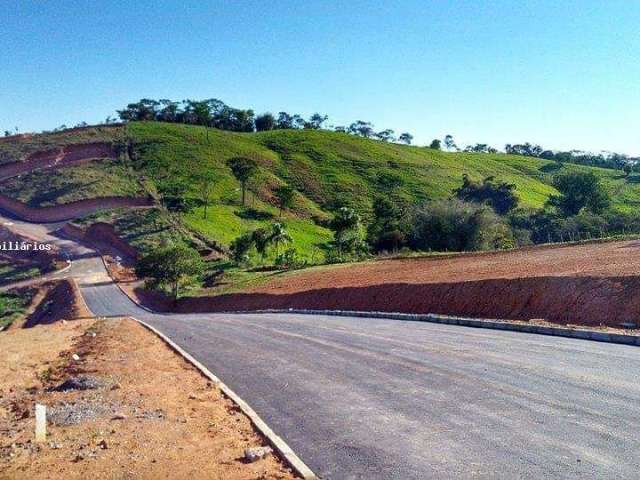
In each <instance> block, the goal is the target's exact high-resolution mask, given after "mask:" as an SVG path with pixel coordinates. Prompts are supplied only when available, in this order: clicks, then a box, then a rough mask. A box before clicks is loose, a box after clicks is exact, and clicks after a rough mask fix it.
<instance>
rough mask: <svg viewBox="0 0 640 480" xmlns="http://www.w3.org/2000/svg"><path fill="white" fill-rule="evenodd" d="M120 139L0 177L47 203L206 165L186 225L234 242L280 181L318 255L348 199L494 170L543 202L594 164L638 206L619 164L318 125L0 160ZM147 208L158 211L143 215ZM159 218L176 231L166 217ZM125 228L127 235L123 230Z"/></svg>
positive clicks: (190, 129)
mask: <svg viewBox="0 0 640 480" xmlns="http://www.w3.org/2000/svg"><path fill="white" fill-rule="evenodd" d="M101 141H104V142H113V144H114V145H115V146H116V147H119V148H120V149H121V150H122V149H126V146H127V145H128V146H129V148H128V150H129V154H130V155H129V156H130V158H129V159H125V158H123V157H122V156H120V158H119V159H118V160H105V161H102V162H92V163H90V164H86V165H75V166H72V167H68V168H66V169H65V170H64V173H63V171H59V172H56V173H51V172H47V171H34V172H32V173H27V174H23V175H21V176H19V177H14V178H11V179H7V180H4V181H3V182H2V183H0V193H3V194H5V195H7V196H9V197H12V198H15V199H18V200H20V201H22V202H25V203H27V204H28V205H29V206H31V207H43V206H50V205H57V204H63V203H67V202H69V201H76V200H83V199H87V198H96V197H105V196H121V195H142V194H147V193H151V194H152V195H155V193H156V192H155V191H154V190H155V187H154V185H155V184H156V183H157V181H158V180H160V179H163V178H182V179H184V180H186V181H187V182H188V184H189V185H191V186H192V192H191V195H192V196H193V197H194V199H197V197H198V193H197V186H196V185H197V183H198V181H199V178H201V176H202V174H203V172H213V173H214V174H215V177H216V181H215V187H214V190H213V201H212V205H211V206H210V207H209V209H208V216H207V218H204V212H203V207H201V206H197V207H196V208H195V209H193V210H192V211H191V212H190V213H187V214H183V215H181V217H182V222H183V224H184V226H185V227H186V228H187V229H190V230H193V231H197V232H199V233H201V234H202V235H203V236H205V237H207V238H208V239H211V240H213V241H215V242H218V243H220V244H222V245H223V246H228V245H229V243H230V242H231V240H233V239H234V238H235V237H236V236H238V235H239V234H241V233H242V232H244V231H247V230H252V229H255V228H257V227H258V226H261V225H268V224H270V223H272V222H273V221H274V219H275V218H277V216H278V209H277V208H276V207H275V206H274V200H273V197H272V191H273V189H274V188H275V187H276V186H277V185H279V184H282V183H288V184H290V185H292V186H293V187H295V188H296V189H297V190H298V192H299V194H298V195H297V198H296V200H295V206H294V207H293V208H292V210H291V211H290V212H285V214H284V218H283V221H284V222H285V223H286V224H287V227H288V229H289V231H290V233H291V236H292V237H293V240H294V245H295V246H296V248H298V249H299V250H300V251H301V252H302V253H303V254H304V255H305V256H307V257H308V258H310V259H313V260H314V261H318V260H320V259H321V257H322V256H323V253H322V248H323V246H324V244H326V242H327V241H328V240H330V238H331V232H330V231H329V230H327V229H326V228H324V227H323V226H322V225H323V224H324V222H326V220H327V219H328V218H330V216H331V212H332V211H333V210H334V209H335V208H336V207H338V206H340V205H342V204H348V205H350V206H353V207H354V208H356V209H357V210H358V211H359V212H360V213H361V214H362V215H363V216H364V217H365V218H367V216H368V215H369V214H370V209H371V201H372V199H373V198H374V196H375V195H379V194H380V193H384V192H385V191H389V190H390V189H392V188H393V189H394V192H395V193H396V194H398V195H400V196H401V197H403V198H405V199H406V200H407V201H409V202H411V203H418V202H421V201H424V200H430V199H438V198H444V197H448V196H450V195H451V191H452V190H453V189H454V188H456V187H458V186H459V185H460V184H461V178H462V175H463V174H467V175H469V176H470V177H471V178H472V179H476V180H480V179H482V178H484V177H487V176H494V177H496V178H497V179H498V180H502V181H506V182H510V183H513V184H515V185H516V187H517V194H518V196H519V198H520V205H521V206H522V207H530V208H540V207H542V206H543V204H544V203H545V201H546V200H547V198H548V197H549V195H551V194H553V193H554V188H553V187H552V186H551V185H550V183H551V180H552V177H553V175H556V174H558V173H560V172H564V171H593V172H595V173H596V174H597V175H598V176H599V177H600V178H601V179H602V181H603V183H604V185H605V186H606V187H607V189H608V190H609V191H610V192H611V194H612V198H613V208H614V209H616V210H618V211H631V210H633V209H635V208H636V207H637V206H638V205H639V204H640V186H639V185H638V180H639V179H638V177H636V176H632V177H630V178H624V176H623V175H622V172H619V171H616V170H608V169H599V168H591V167H583V166H577V165H571V164H563V165H562V166H561V167H559V168H558V165H557V164H555V163H554V162H551V161H546V160H541V159H537V158H529V157H523V156H515V155H504V154H479V153H447V152H441V151H436V150H432V149H428V148H423V147H415V146H405V145H397V144H391V143H383V142H380V141H374V140H368V139H364V138H360V137H355V136H352V135H347V134H344V133H336V132H329V131H320V130H275V131H270V132H261V133H234V132H228V131H220V130H215V129H205V128H204V127H199V126H190V125H182V124H171V123H159V122H132V123H130V124H128V125H126V126H109V127H90V128H85V129H74V130H68V131H63V132H57V133H51V134H43V135H34V136H27V137H22V138H14V139H8V140H4V141H2V142H0V164H7V163H10V162H12V161H20V160H23V161H24V160H26V159H27V157H28V155H29V154H33V153H34V152H37V151H42V150H47V149H51V148H55V147H62V146H66V145H72V144H75V143H91V142H101ZM238 155H242V156H248V157H251V158H253V159H255V160H256V161H257V162H258V163H259V165H260V171H259V174H258V175H257V177H256V178H254V179H253V180H252V181H251V184H250V185H249V190H250V192H251V194H250V195H249V202H248V203H249V206H250V207H252V209H251V210H246V209H245V210H243V209H241V208H240V206H239V191H238V190H239V185H238V182H237V181H236V180H235V179H234V177H233V176H232V174H231V171H230V170H229V168H228V167H227V166H226V164H225V162H226V160H228V159H229V158H231V157H233V156H238ZM140 215H141V214H140V213H133V212H130V211H122V212H119V213H117V214H115V215H114V214H113V213H110V214H97V215H94V216H93V217H92V219H93V220H98V219H107V220H108V221H110V222H112V223H113V222H116V223H118V224H121V225H131V224H132V223H133V224H136V223H138V222H137V221H136V218H130V217H132V216H134V217H136V216H137V217H139V216H140ZM145 215H146V216H147V217H148V216H149V215H150V214H145ZM159 217H160V218H161V221H160V223H161V227H162V228H168V225H169V224H170V222H166V221H164V220H163V219H162V218H163V217H162V215H160V216H159ZM146 224H148V228H147V230H148V231H145V230H144V229H142V230H140V231H138V232H137V233H136V237H135V238H132V243H134V244H135V243H136V242H138V243H140V242H141V240H140V238H141V237H145V236H146V235H147V234H149V235H154V234H158V228H154V225H155V226H156V227H157V224H158V220H153V221H151V220H149V221H146ZM121 232H122V233H128V234H130V232H126V231H125V230H124V229H122V230H121Z"/></svg>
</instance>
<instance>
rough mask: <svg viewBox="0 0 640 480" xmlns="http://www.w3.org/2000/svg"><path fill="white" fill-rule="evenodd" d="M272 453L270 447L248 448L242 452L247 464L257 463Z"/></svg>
mask: <svg viewBox="0 0 640 480" xmlns="http://www.w3.org/2000/svg"><path fill="white" fill-rule="evenodd" d="M271 453H273V449H272V448H271V447H249V448H247V449H246V450H245V451H244V458H245V460H247V462H249V463H253V462H257V461H258V460H260V459H261V458H265V457H266V456H268V455H270V454H271Z"/></svg>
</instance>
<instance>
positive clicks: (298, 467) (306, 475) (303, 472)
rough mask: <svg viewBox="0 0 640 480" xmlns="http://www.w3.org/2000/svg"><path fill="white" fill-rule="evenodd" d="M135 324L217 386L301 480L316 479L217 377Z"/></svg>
mask: <svg viewBox="0 0 640 480" xmlns="http://www.w3.org/2000/svg"><path fill="white" fill-rule="evenodd" d="M130 318H132V319H133V320H135V321H136V322H138V323H140V324H141V325H142V326H144V327H145V328H147V329H148V330H150V331H151V332H153V333H155V334H156V335H157V336H158V337H160V339H161V340H163V341H164V342H165V343H166V344H167V345H168V346H169V347H170V348H171V349H172V350H173V351H175V352H176V353H177V354H178V355H180V356H181V357H183V358H184V359H185V360H186V361H187V362H189V363H191V364H192V365H193V366H194V367H195V368H197V369H198V370H199V371H200V372H201V373H202V374H203V375H204V376H205V377H207V378H208V379H209V380H211V381H212V382H213V383H214V384H215V385H217V386H218V387H219V388H220V390H221V391H222V393H224V395H225V396H226V397H228V398H229V399H230V400H231V401H232V402H233V403H235V404H236V405H237V406H238V407H239V408H240V410H242V413H244V414H245V415H246V416H247V417H249V420H250V421H251V423H252V424H253V425H254V426H255V427H256V428H257V429H258V431H259V432H260V433H261V434H262V435H263V436H264V437H265V438H266V439H267V441H268V442H269V443H270V444H271V446H272V447H273V448H274V449H275V450H276V451H277V452H278V453H279V454H280V456H281V457H282V458H283V459H284V461H285V462H286V463H288V464H289V466H290V467H291V468H292V469H293V470H294V471H295V472H296V473H297V474H298V475H300V476H301V477H302V478H303V479H305V480H316V479H317V478H318V477H317V476H316V475H315V473H313V471H311V469H310V468H309V467H308V466H307V465H306V464H305V463H304V462H303V461H302V460H301V459H300V457H298V456H297V455H296V454H295V452H294V451H293V450H292V449H291V447H289V445H287V443H286V442H285V441H284V440H283V439H282V438H281V437H280V436H278V435H277V434H276V433H275V432H274V431H273V430H271V428H269V426H268V425H267V424H266V423H265V422H264V420H262V419H261V418H260V416H259V415H258V414H257V413H256V412H255V411H254V410H253V408H251V407H250V406H249V404H248V403H247V402H245V401H244V400H243V399H242V398H240V397H239V396H238V395H237V394H236V393H235V392H234V391H233V390H231V388H229V387H228V386H227V385H226V384H224V383H223V382H222V381H221V380H220V379H219V378H218V377H216V376H215V375H214V374H213V373H211V371H210V370H209V369H208V368H207V367H205V366H204V365H203V364H202V363H200V362H199V361H198V360H196V359H195V358H193V357H192V356H191V355H190V354H189V353H187V352H186V351H185V350H183V349H182V348H181V347H180V346H178V345H177V344H176V343H175V342H173V341H172V340H171V339H170V338H169V337H167V336H166V335H164V334H163V333H162V332H160V331H159V330H157V329H156V328H154V327H152V326H151V325H149V324H148V323H146V322H144V321H142V320H139V319H137V318H135V317H130Z"/></svg>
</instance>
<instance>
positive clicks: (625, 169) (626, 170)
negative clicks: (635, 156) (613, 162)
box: [622, 163, 633, 177]
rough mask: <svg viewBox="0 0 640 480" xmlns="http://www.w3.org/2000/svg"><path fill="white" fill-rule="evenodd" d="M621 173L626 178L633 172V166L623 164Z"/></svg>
mask: <svg viewBox="0 0 640 480" xmlns="http://www.w3.org/2000/svg"><path fill="white" fill-rule="evenodd" d="M622 171H623V172H624V176H625V177H628V176H629V175H631V172H632V171H633V165H631V164H630V163H625V164H624V166H623V167H622Z"/></svg>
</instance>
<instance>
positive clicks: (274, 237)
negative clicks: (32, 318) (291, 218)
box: [270, 223, 291, 257]
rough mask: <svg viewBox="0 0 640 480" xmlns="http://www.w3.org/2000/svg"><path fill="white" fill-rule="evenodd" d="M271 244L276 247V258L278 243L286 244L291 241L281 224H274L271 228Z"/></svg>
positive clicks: (278, 248)
mask: <svg viewBox="0 0 640 480" xmlns="http://www.w3.org/2000/svg"><path fill="white" fill-rule="evenodd" d="M270 237H271V242H273V244H274V245H275V247H276V257H278V255H279V254H280V243H288V242H290V241H291V235H289V232H287V229H286V228H285V226H284V225H283V224H282V223H274V224H273V225H272V226H271V236H270Z"/></svg>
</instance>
